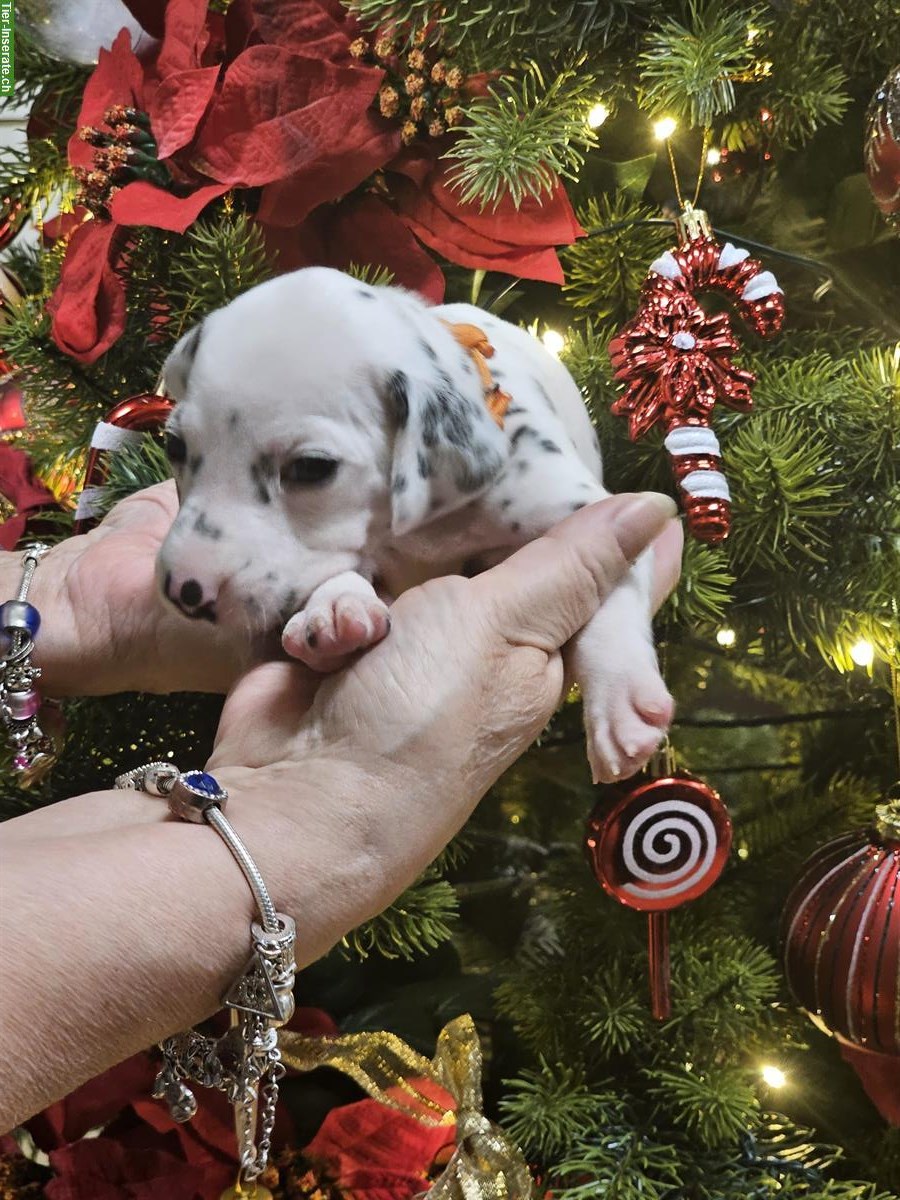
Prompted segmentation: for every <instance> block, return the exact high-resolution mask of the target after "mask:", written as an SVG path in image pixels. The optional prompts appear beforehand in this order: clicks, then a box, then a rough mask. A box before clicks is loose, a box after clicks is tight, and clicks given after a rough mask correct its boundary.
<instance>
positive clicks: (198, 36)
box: [156, 0, 209, 79]
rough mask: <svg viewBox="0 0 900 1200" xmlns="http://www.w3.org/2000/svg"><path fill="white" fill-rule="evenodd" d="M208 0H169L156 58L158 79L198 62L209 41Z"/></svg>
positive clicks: (188, 67) (195, 65) (194, 65)
mask: <svg viewBox="0 0 900 1200" xmlns="http://www.w3.org/2000/svg"><path fill="white" fill-rule="evenodd" d="M207 8H208V5H207V0H169V2H168V4H167V5H166V27H165V35H164V37H163V44H162V48H161V49H160V52H159V55H158V56H157V59H156V71H157V73H158V75H159V77H160V78H161V79H166V78H167V77H168V76H169V75H175V74H178V73H179V72H181V71H188V70H190V69H191V68H193V67H198V66H199V65H200V56H201V54H202V53H203V50H204V48H205V46H206V43H207V41H208V40H209V32H208V29H207V24H206V19H207Z"/></svg>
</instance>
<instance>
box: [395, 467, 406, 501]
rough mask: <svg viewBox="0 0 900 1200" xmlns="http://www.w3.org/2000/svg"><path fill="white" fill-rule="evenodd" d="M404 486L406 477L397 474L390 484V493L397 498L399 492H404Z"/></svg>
mask: <svg viewBox="0 0 900 1200" xmlns="http://www.w3.org/2000/svg"><path fill="white" fill-rule="evenodd" d="M406 486H407V478H406V476H405V475H404V474H402V473H398V474H397V475H395V476H394V479H393V482H392V483H391V491H392V492H393V493H394V495H395V496H399V495H400V493H401V492H405V491H406Z"/></svg>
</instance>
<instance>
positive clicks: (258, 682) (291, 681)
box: [209, 662, 322, 769]
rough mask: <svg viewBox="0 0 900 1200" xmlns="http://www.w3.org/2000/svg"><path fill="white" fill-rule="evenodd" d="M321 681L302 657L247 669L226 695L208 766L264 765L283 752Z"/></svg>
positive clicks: (276, 759) (278, 758) (274, 760)
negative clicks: (299, 661)
mask: <svg viewBox="0 0 900 1200" xmlns="http://www.w3.org/2000/svg"><path fill="white" fill-rule="evenodd" d="M321 682H322V676H321V675H316V674H315V673H314V672H312V671H310V670H309V669H308V668H307V667H304V666H302V665H301V664H300V663H287V662H268V663H262V664H261V665H260V666H258V667H254V668H253V669H252V670H251V671H248V672H247V674H246V675H244V676H243V677H242V678H241V679H239V680H238V682H237V683H236V684H235V685H234V687H233V688H232V690H231V691H230V692H229V694H228V699H227V700H226V701H225V708H224V709H223V710H222V718H221V720H220V722H219V728H218V731H217V732H216V741H215V745H214V747H213V753H212V757H211V758H210V761H209V767H210V769H213V768H215V767H222V766H242V767H261V766H266V765H267V764H268V763H271V762H277V761H279V760H280V759H283V758H285V757H286V753H285V748H286V747H287V746H289V745H290V742H291V739H292V738H293V736H294V734H295V733H296V731H297V726H298V725H299V723H300V721H301V720H302V718H303V717H304V716H305V714H306V712H307V710H308V709H309V706H310V705H311V704H312V702H313V698H314V696H315V694H316V690H317V689H318V686H319V684H320V683H321Z"/></svg>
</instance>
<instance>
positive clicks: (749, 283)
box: [609, 209, 784, 544]
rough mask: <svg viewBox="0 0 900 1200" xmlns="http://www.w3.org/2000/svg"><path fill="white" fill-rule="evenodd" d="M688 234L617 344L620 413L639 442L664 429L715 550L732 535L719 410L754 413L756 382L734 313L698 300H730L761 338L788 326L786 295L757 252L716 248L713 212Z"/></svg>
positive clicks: (613, 347) (697, 520)
mask: <svg viewBox="0 0 900 1200" xmlns="http://www.w3.org/2000/svg"><path fill="white" fill-rule="evenodd" d="M678 229H679V233H680V235H681V237H682V241H681V244H680V245H679V246H678V247H677V248H676V249H674V250H667V251H666V252H665V253H664V254H662V255H660V257H659V258H658V259H656V261H655V262H654V263H652V264H651V267H650V272H649V274H648V276H647V278H646V280H645V281H644V286H643V288H642V290H641V305H640V309H639V311H638V312H637V314H636V315H635V317H634V318H633V319H632V320H631V321H629V322H628V324H627V325H625V326H624V327H623V328H622V329H621V330H620V331H619V333H618V334H617V335H616V336H615V337H614V338H613V339H612V341H611V342H610V344H609V354H610V358H611V360H612V364H613V368H614V372H615V376H614V377H615V379H616V380H617V381H618V382H619V383H622V384H624V390H623V392H622V394H621V395H620V396H619V397H618V398H617V399H616V400H615V401H614V402H613V405H612V411H613V412H614V413H615V414H617V415H619V416H627V417H628V421H629V430H628V431H629V436H630V437H631V438H632V439H633V440H636V439H637V438H639V437H642V436H643V435H644V434H645V433H647V431H648V430H650V429H651V428H652V427H653V426H654V425H656V424H657V423H659V424H660V425H662V427H663V429H664V431H665V446H666V449H667V450H668V452H669V454H670V456H671V458H672V467H673V471H674V474H675V479H676V482H677V483H678V486H679V491H680V493H681V497H682V503H683V507H684V510H685V515H686V518H687V525H688V529H689V530H690V532H691V533H692V534H693V535H694V536H695V537H696V538H699V539H700V540H701V541H704V542H709V543H713V544H714V543H717V542H721V541H723V540H724V539H725V538H726V537H727V536H728V533H729V530H730V528H731V495H730V492H729V489H728V482H727V480H726V478H725V475H724V473H723V471H722V461H721V452H720V449H719V443H718V440H717V439H716V437H715V435H714V434H713V432H712V430H711V428H710V420H711V417H712V411H713V408H714V406H715V404H716V403H717V402H719V401H721V403H723V404H726V405H727V406H728V407H729V408H733V409H737V410H738V411H739V412H747V411H748V410H749V409H750V407H751V405H752V403H753V397H752V393H751V387H752V386H753V384H754V383H755V382H756V377H755V376H754V375H753V374H752V372H750V371H747V370H745V369H743V368H741V367H737V366H735V364H734V362H733V355H734V353H735V351H737V349H738V342H737V340H736V338H735V336H734V333H733V331H732V329H731V321H730V318H729V316H728V314H727V313H716V314H714V315H712V316H711V315H709V314H708V313H706V312H705V311H704V310H703V308H702V307H701V306H700V303H699V301H698V299H697V296H698V295H699V294H700V293H701V292H705V291H715V292H720V293H723V294H724V295H726V296H729V297H730V298H731V299H733V300H735V301H736V302H737V309H738V312H739V313H740V315H741V316H742V317H743V318H744V320H745V321H746V322H747V324H748V325H750V326H751V327H752V328H753V329H754V330H755V331H756V332H757V333H758V334H759V335H760V336H761V337H771V336H772V335H774V334H776V333H777V332H778V331H779V330H780V329H781V326H782V324H783V322H784V297H783V294H782V291H781V288H780V287H779V286H778V281H777V280H776V278H775V276H774V275H773V274H772V272H771V271H767V270H765V269H764V268H763V265H762V263H760V262H758V261H757V260H756V259H754V258H751V257H750V254H749V251H747V250H743V249H739V248H738V247H736V246H733V245H732V244H731V243H730V242H728V243H726V245H724V246H720V245H719V243H718V242H717V241H715V239H714V238H713V236H712V234H711V232H710V228H709V223H708V221H707V219H706V215H705V214H704V213H701V212H699V210H695V209H690V210H686V211H685V213H684V214H683V215H682V218H681V219H680V220H679V222H678Z"/></svg>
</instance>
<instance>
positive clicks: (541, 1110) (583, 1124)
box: [499, 1058, 622, 1162]
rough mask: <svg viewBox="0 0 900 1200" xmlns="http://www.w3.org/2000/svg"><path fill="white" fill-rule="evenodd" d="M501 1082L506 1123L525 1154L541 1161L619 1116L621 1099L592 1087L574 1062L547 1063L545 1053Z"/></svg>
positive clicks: (501, 1111)
mask: <svg viewBox="0 0 900 1200" xmlns="http://www.w3.org/2000/svg"><path fill="white" fill-rule="evenodd" d="M503 1086H504V1088H505V1089H506V1095H505V1096H504V1097H503V1099H502V1100H501V1101H500V1106H499V1107H500V1115H501V1118H502V1121H503V1125H504V1128H505V1129H506V1130H507V1131H508V1133H509V1134H510V1136H511V1137H512V1138H513V1139H514V1140H515V1141H516V1142H517V1143H518V1144H519V1145H520V1146H521V1147H522V1149H523V1150H524V1151H525V1153H526V1154H528V1155H531V1156H533V1157H536V1158H538V1159H540V1160H541V1161H543V1162H547V1161H553V1160H554V1159H558V1158H560V1157H562V1156H564V1155H565V1154H566V1153H568V1151H569V1150H571V1148H572V1147H573V1146H574V1145H575V1143H576V1142H578V1141H580V1140H582V1139H583V1138H584V1137H585V1135H586V1134H593V1133H597V1134H600V1133H601V1132H602V1131H603V1128H604V1126H608V1125H610V1124H611V1123H612V1122H613V1121H621V1118H622V1103H621V1101H620V1100H618V1099H617V1098H616V1096H615V1095H614V1094H613V1093H612V1092H598V1091H592V1090H591V1089H590V1088H589V1087H588V1086H587V1085H586V1083H585V1081H584V1078H583V1076H582V1074H581V1073H580V1072H579V1071H578V1070H577V1069H576V1068H574V1067H567V1066H551V1065H550V1064H549V1063H548V1062H547V1061H546V1060H545V1059H543V1058H542V1059H541V1060H540V1068H539V1069H538V1070H536V1071H527V1070H526V1071H523V1072H522V1073H521V1075H519V1076H518V1078H516V1079H505V1080H504V1081H503Z"/></svg>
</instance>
